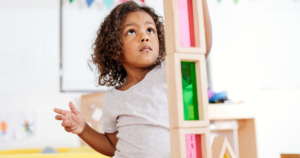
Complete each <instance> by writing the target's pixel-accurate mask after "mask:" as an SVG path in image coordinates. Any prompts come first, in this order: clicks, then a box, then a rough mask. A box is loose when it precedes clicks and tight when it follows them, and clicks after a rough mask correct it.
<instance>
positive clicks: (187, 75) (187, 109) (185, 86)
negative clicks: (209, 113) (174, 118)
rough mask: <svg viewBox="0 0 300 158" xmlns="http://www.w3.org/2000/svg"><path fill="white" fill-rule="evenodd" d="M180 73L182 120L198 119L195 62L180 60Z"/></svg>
mask: <svg viewBox="0 0 300 158" xmlns="http://www.w3.org/2000/svg"><path fill="white" fill-rule="evenodd" d="M181 74H182V97H183V111H184V120H199V113H198V98H197V96H198V95H197V84H196V81H197V80H196V67H195V63H194V62H185V61H182V62H181Z"/></svg>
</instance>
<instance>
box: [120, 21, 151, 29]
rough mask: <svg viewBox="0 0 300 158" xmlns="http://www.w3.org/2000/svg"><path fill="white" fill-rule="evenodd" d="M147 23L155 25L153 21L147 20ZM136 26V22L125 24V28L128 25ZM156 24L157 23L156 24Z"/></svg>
mask: <svg viewBox="0 0 300 158" xmlns="http://www.w3.org/2000/svg"><path fill="white" fill-rule="evenodd" d="M146 24H150V25H154V23H153V22H151V21H147V22H146V23H145V25H146ZM134 25H135V26H136V25H137V24H136V23H127V24H126V25H125V26H124V28H126V27H127V26H134ZM154 26H155V25H154Z"/></svg>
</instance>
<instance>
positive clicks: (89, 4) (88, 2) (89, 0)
mask: <svg viewBox="0 0 300 158" xmlns="http://www.w3.org/2000/svg"><path fill="white" fill-rule="evenodd" d="M93 2H94V0H86V3H87V5H88V7H90V6H91V5H92V3H93Z"/></svg>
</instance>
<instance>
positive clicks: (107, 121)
mask: <svg viewBox="0 0 300 158" xmlns="http://www.w3.org/2000/svg"><path fill="white" fill-rule="evenodd" d="M106 96H107V95H105V97H104V99H103V118H102V119H103V120H102V129H103V131H104V132H105V133H114V132H116V131H118V129H117V126H116V125H117V117H115V116H114V113H113V110H111V106H109V98H107V97H106Z"/></svg>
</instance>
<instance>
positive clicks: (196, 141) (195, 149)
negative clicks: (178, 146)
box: [185, 134, 202, 158]
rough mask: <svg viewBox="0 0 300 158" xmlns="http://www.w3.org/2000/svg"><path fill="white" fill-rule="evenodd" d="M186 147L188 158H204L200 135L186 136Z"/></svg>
mask: <svg viewBox="0 0 300 158" xmlns="http://www.w3.org/2000/svg"><path fill="white" fill-rule="evenodd" d="M185 146H186V157H187V158H202V152H201V135H200V134H186V135H185Z"/></svg>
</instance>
